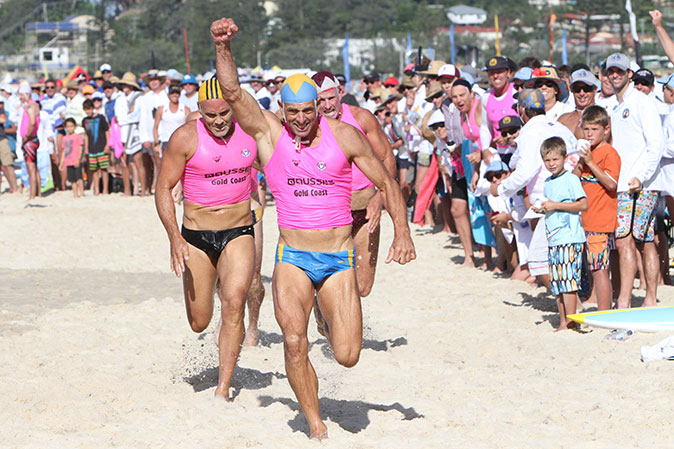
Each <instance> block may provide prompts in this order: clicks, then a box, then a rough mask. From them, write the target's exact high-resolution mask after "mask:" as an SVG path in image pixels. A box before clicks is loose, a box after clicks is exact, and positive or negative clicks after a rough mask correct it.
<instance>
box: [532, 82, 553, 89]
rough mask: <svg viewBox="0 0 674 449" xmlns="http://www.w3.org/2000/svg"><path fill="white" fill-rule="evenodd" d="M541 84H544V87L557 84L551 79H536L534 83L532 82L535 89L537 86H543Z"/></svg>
mask: <svg viewBox="0 0 674 449" xmlns="http://www.w3.org/2000/svg"><path fill="white" fill-rule="evenodd" d="M543 86H545V87H556V86H557V84H555V83H554V82H553V81H536V83H534V88H535V89H538V88H540V87H543Z"/></svg>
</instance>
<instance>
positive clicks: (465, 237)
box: [451, 198, 475, 267]
mask: <svg viewBox="0 0 674 449" xmlns="http://www.w3.org/2000/svg"><path fill="white" fill-rule="evenodd" d="M451 212H452V216H453V217H454V223H456V230H457V232H458V233H459V240H461V246H463V252H464V255H465V257H466V259H465V261H464V262H463V265H464V266H468V267H474V266H475V262H474V261H473V237H472V235H471V232H472V231H471V229H470V218H468V201H466V200H462V199H459V198H452V209H451Z"/></svg>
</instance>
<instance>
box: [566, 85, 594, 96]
mask: <svg viewBox="0 0 674 449" xmlns="http://www.w3.org/2000/svg"><path fill="white" fill-rule="evenodd" d="M593 90H594V86H588V85H587V84H580V85H578V84H576V85H574V86H571V92H573V93H574V94H578V93H580V92H581V91H582V92H592V91H593Z"/></svg>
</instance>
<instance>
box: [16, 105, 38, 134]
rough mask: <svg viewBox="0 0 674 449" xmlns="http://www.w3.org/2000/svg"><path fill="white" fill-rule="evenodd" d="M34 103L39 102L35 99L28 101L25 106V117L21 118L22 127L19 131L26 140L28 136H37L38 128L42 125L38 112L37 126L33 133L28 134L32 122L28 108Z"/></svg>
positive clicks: (36, 117)
mask: <svg viewBox="0 0 674 449" xmlns="http://www.w3.org/2000/svg"><path fill="white" fill-rule="evenodd" d="M34 103H35V104H37V103H36V102H35V101H34V100H29V101H28V102H27V103H26V106H25V107H24V108H23V117H22V118H21V129H20V130H19V133H20V134H21V138H22V139H24V140H26V137H28V138H31V137H35V136H37V129H38V128H39V127H40V114H39V113H38V114H37V115H36V116H35V127H34V128H33V133H32V134H31V135H30V136H27V135H26V134H27V133H28V125H29V124H30V117H28V112H26V108H27V107H28V106H29V105H31V104H34Z"/></svg>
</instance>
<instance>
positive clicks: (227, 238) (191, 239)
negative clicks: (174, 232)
mask: <svg viewBox="0 0 674 449" xmlns="http://www.w3.org/2000/svg"><path fill="white" fill-rule="evenodd" d="M180 234H182V236H183V238H184V239H185V241H187V243H189V244H190V245H192V246H195V247H197V248H199V249H200V250H202V251H203V252H205V253H206V254H207V255H208V257H209V258H210V259H211V262H213V263H214V264H215V263H217V262H218V259H219V258H220V253H222V250H224V249H225V246H227V244H228V243H229V242H231V241H232V240H234V239H235V238H237V237H241V236H242V235H250V236H252V237H255V232H254V231H253V225H246V226H239V227H236V228H231V229H223V230H222V231H194V230H192V229H187V228H186V227H185V226H183V227H182V229H181V230H180Z"/></svg>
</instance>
